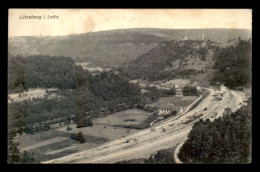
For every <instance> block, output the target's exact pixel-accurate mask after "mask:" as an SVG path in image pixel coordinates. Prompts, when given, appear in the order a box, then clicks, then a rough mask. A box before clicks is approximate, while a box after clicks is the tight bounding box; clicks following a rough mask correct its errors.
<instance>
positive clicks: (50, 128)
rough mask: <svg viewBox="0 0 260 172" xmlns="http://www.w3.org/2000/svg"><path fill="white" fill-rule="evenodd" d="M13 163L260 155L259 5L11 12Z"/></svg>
mask: <svg viewBox="0 0 260 172" xmlns="http://www.w3.org/2000/svg"><path fill="white" fill-rule="evenodd" d="M8 12H9V14H8V100H7V101H8V114H7V115H8V157H7V162H8V163H9V164H76V163H78V164H111V163H115V164H248V163H251V162H252V111H251V109H252V108H251V104H252V99H251V95H252V93H251V90H252V67H251V66H252V10H251V9H9V11H8Z"/></svg>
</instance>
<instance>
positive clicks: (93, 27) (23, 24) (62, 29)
mask: <svg viewBox="0 0 260 172" xmlns="http://www.w3.org/2000/svg"><path fill="white" fill-rule="evenodd" d="M24 15H27V16H31V15H34V16H42V18H41V20H39V19H19V18H20V16H21V17H22V16H24ZM44 15H45V19H43V16H44ZM48 15H49V16H53V15H55V16H58V17H59V19H46V18H47V16H48ZM8 20H9V21H8V35H9V36H40V35H42V36H57V35H68V34H74V33H77V34H79V33H86V32H96V31H104V30H112V29H127V28H167V29H200V28H237V29H251V27H252V11H251V10H248V9H221V10H220V9H9V19H8Z"/></svg>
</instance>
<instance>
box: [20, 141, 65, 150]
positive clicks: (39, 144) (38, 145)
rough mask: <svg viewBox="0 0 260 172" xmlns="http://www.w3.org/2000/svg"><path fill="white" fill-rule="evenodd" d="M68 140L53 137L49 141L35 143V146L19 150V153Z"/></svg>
mask: <svg viewBox="0 0 260 172" xmlns="http://www.w3.org/2000/svg"><path fill="white" fill-rule="evenodd" d="M68 139H69V138H66V137H55V138H52V139H49V140H45V141H42V142H40V143H36V144H33V145H30V146H26V147H23V148H21V149H20V151H21V152H23V151H28V150H31V149H36V148H39V147H43V146H47V145H50V144H53V143H57V142H61V141H64V140H68Z"/></svg>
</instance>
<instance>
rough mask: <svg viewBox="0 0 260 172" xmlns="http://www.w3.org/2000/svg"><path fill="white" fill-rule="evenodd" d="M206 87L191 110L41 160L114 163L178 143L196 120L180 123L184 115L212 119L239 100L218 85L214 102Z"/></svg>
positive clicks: (232, 106)
mask: <svg viewBox="0 0 260 172" xmlns="http://www.w3.org/2000/svg"><path fill="white" fill-rule="evenodd" d="M207 89H208V90H209V92H210V93H209V95H208V96H207V97H205V98H204V99H203V100H202V101H201V102H200V104H199V105H198V106H197V107H195V108H194V109H192V110H189V108H190V107H191V106H189V107H187V108H186V109H185V110H184V111H183V113H180V114H178V115H177V116H175V117H171V118H168V119H166V120H163V121H161V122H160V123H158V124H156V125H154V126H153V127H150V128H148V129H145V130H142V131H140V132H137V133H134V134H132V135H129V136H127V137H124V138H120V139H117V140H114V141H111V142H109V143H105V144H103V145H101V146H99V147H96V148H93V149H89V150H86V151H82V152H78V153H75V154H71V155H68V156H65V157H61V158H58V159H54V160H50V161H45V162H42V163H47V164H48V163H115V162H117V161H123V160H130V159H135V158H146V157H148V156H149V155H151V154H152V153H154V152H157V151H159V150H161V149H166V148H170V147H172V146H174V145H176V144H180V143H182V142H184V141H185V140H186V139H187V136H188V133H189V132H190V130H191V129H192V126H193V124H194V123H195V122H197V121H198V120H199V119H197V120H194V121H192V122H190V123H188V124H183V123H182V122H183V121H185V120H186V119H187V117H188V116H192V115H193V114H195V113H196V114H203V116H202V117H200V118H202V119H207V118H208V119H210V120H213V119H214V118H217V117H219V116H221V115H222V113H223V112H224V110H225V108H227V107H229V108H231V109H232V111H235V110H236V109H238V108H239V107H240V106H241V105H240V102H241V101H242V100H243V98H242V97H241V96H242V95H241V94H237V93H236V92H234V91H231V90H229V89H228V88H226V87H224V86H222V87H221V89H222V91H223V92H226V93H225V94H224V95H223V97H222V100H220V101H216V100H214V97H213V96H212V95H213V94H214V93H215V90H213V89H209V88H207ZM200 98H201V97H200ZM200 98H199V99H200ZM199 99H198V100H199ZM198 100H197V101H198ZM205 108H207V110H205ZM214 112H218V115H217V116H216V117H214V118H211V116H212V115H213V114H214Z"/></svg>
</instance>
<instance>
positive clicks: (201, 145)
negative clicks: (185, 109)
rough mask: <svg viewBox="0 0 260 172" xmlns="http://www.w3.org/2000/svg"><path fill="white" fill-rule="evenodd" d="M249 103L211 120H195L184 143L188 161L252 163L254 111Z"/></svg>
mask: <svg viewBox="0 0 260 172" xmlns="http://www.w3.org/2000/svg"><path fill="white" fill-rule="evenodd" d="M251 101H252V100H251V99H250V100H249V102H248V105H247V106H243V107H242V108H241V109H239V110H237V111H236V112H234V113H231V114H226V115H224V116H223V117H221V118H217V119H215V120H214V121H213V122H211V121H210V120H209V119H207V120H205V121H203V120H200V121H199V122H197V123H195V124H194V125H193V127H192V130H191V132H190V133H189V135H188V140H187V141H186V142H185V143H184V145H183V146H182V148H181V150H180V153H179V155H178V156H179V158H180V159H181V160H182V161H183V162H184V163H249V162H250V159H249V157H250V156H251V138H252V134H251V133H252V128H251V123H252V116H251V115H252V112H251V110H252V109H251V107H252V105H251V103H252V102H251Z"/></svg>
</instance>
